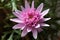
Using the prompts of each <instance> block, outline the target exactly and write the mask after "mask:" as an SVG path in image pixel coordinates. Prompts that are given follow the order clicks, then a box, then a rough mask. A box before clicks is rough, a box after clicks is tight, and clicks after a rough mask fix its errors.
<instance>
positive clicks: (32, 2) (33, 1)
mask: <svg viewBox="0 0 60 40" xmlns="http://www.w3.org/2000/svg"><path fill="white" fill-rule="evenodd" d="M31 8H33V9H34V1H32V6H31Z"/></svg>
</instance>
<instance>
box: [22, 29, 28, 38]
mask: <svg viewBox="0 0 60 40" xmlns="http://www.w3.org/2000/svg"><path fill="white" fill-rule="evenodd" d="M27 33H28V32H27V29H26V28H25V29H24V30H23V31H22V34H21V37H24V36H26V35H27Z"/></svg>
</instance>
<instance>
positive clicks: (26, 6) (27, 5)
mask: <svg viewBox="0 0 60 40" xmlns="http://www.w3.org/2000/svg"><path fill="white" fill-rule="evenodd" d="M25 8H26V9H27V8H30V6H29V3H28V2H27V0H25Z"/></svg>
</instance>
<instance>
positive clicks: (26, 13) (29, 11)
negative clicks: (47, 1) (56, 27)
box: [10, 0, 51, 39]
mask: <svg viewBox="0 0 60 40" xmlns="http://www.w3.org/2000/svg"><path fill="white" fill-rule="evenodd" d="M21 9H22V11H20V10H15V12H13V14H14V15H15V16H16V17H17V18H14V19H10V20H11V21H13V22H16V23H18V24H16V25H15V26H13V29H21V30H23V31H22V34H21V37H24V36H26V35H27V33H29V32H32V34H33V37H34V39H37V34H38V32H41V31H43V29H42V28H43V27H45V26H49V25H48V24H45V23H44V22H45V21H48V20H50V19H51V18H44V16H45V15H46V14H47V13H48V12H49V9H47V10H44V11H43V12H42V9H43V3H41V4H40V5H39V6H38V7H37V9H36V8H35V7H34V1H32V5H31V7H30V6H29V3H28V2H27V1H26V0H25V8H24V7H23V6H21Z"/></svg>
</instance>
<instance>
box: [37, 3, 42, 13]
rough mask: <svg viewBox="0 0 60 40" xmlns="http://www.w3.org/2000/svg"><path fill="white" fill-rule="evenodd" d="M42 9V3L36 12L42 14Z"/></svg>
mask: <svg viewBox="0 0 60 40" xmlns="http://www.w3.org/2000/svg"><path fill="white" fill-rule="evenodd" d="M42 9H43V3H41V4H40V5H39V6H38V7H37V10H36V11H38V12H39V13H41V11H42Z"/></svg>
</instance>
